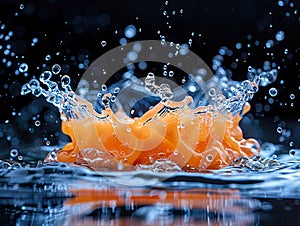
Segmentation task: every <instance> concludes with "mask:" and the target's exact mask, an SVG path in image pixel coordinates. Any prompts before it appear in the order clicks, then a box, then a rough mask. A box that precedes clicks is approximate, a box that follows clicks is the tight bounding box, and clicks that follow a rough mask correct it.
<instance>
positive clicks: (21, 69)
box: [19, 63, 28, 73]
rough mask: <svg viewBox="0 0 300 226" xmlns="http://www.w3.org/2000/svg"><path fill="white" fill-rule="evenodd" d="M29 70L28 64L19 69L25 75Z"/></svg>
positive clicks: (23, 64)
mask: <svg viewBox="0 0 300 226" xmlns="http://www.w3.org/2000/svg"><path fill="white" fill-rule="evenodd" d="M27 70H28V65H27V64H26V63H22V64H21V65H20V67H19V71H20V72H21V73H25V72H26V71H27Z"/></svg>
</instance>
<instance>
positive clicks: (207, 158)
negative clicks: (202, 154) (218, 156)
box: [206, 154, 214, 162]
mask: <svg viewBox="0 0 300 226" xmlns="http://www.w3.org/2000/svg"><path fill="white" fill-rule="evenodd" d="M213 159H214V156H213V155H212V154H209V155H207V156H206V160H207V161H208V162H211V161H212V160H213Z"/></svg>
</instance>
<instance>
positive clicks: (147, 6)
mask: <svg viewBox="0 0 300 226" xmlns="http://www.w3.org/2000/svg"><path fill="white" fill-rule="evenodd" d="M291 3H292V4H291ZM22 4H23V5H24V8H23V7H22V6H21V5H20V1H13V0H1V2H0V20H1V22H2V23H4V24H5V25H6V27H5V28H4V29H2V30H0V34H1V33H3V34H4V37H5V35H6V34H8V33H9V31H13V33H14V34H13V36H12V37H11V38H10V40H6V41H5V38H2V39H0V45H2V49H0V56H1V61H0V103H1V105H0V106H1V111H0V115H1V118H0V149H2V150H1V151H3V152H5V151H7V150H9V149H11V148H17V149H22V148H23V147H26V146H39V145H45V144H47V145H55V144H57V142H58V140H66V137H64V136H62V134H61V133H60V121H59V118H58V112H57V109H55V108H54V107H53V106H51V105H50V104H47V103H46V102H45V100H44V99H43V98H35V97H33V96H31V95H27V96H21V95H20V94H19V91H20V89H21V86H22V84H24V83H25V82H27V81H28V80H29V79H30V78H31V77H32V76H38V75H39V74H40V73H41V72H42V71H43V70H45V69H47V68H49V67H51V66H52V65H53V64H55V63H59V64H60V65H61V66H62V70H63V73H64V74H69V75H70V76H71V77H72V86H73V88H74V89H75V88H76V84H77V82H78V81H79V79H80V75H82V74H83V73H84V71H85V69H80V68H79V64H80V63H83V62H86V63H87V62H88V63H91V62H93V61H94V60H95V59H96V58H97V57H99V56H100V55H101V54H103V53H104V52H106V51H108V50H109V49H111V48H113V47H116V46H118V45H119V39H120V38H122V37H124V33H123V31H124V28H125V27H126V26H127V25H128V24H133V25H135V26H136V27H137V29H139V28H141V32H138V33H137V35H136V36H135V37H134V38H133V39H132V40H145V39H159V36H158V34H157V30H160V31H161V33H162V34H165V36H166V39H167V41H174V42H179V43H187V42H188V40H189V38H192V39H193V43H192V47H191V50H192V51H194V52H196V53H197V54H198V55H199V56H200V57H202V58H203V59H204V60H205V61H206V62H207V63H208V64H209V65H210V66H211V65H212V63H211V62H212V58H213V56H215V55H216V54H218V51H219V48H220V47H221V46H227V47H228V48H230V49H232V50H233V56H231V57H226V60H225V62H224V66H225V67H226V68H228V69H230V70H232V72H233V78H234V79H236V80H239V81H240V80H244V79H246V74H247V67H248V66H249V65H251V66H252V67H262V65H263V62H264V61H265V60H269V61H272V62H276V64H277V66H280V68H281V69H280V70H279V75H278V78H277V80H276V82H274V83H273V84H271V85H269V86H267V87H262V88H260V91H259V93H257V94H256V95H255V97H254V99H253V100H252V101H251V105H252V110H251V112H250V114H248V115H247V116H246V117H245V119H244V120H243V124H242V127H243V128H244V131H245V136H246V137H248V136H250V137H255V138H257V139H259V140H260V141H261V142H266V141H268V142H273V143H275V144H277V143H280V144H283V145H284V148H285V149H286V150H288V149H290V148H297V147H299V145H300V135H299V132H300V129H299V126H298V125H299V123H298V118H299V119H300V114H299V110H298V109H299V85H300V84H299V75H300V72H299V64H298V63H299V59H300V57H299V51H300V49H299V40H300V26H299V21H300V19H299V9H300V2H299V1H287V0H286V1H283V4H284V5H283V6H279V4H278V2H277V1H274V0H264V1H261V0H227V1H220V0H210V1H207V0H201V1H196V0H182V1H179V0H177V1H169V2H168V6H166V4H165V1H162V0H153V1H138V0H127V1H117V0H110V1H105V0H94V1H83V0H81V1H79V0H72V1H70V0H69V1H66V0H62V1H59V0H44V1H38V0H37V1H28V0H24V1H22ZM20 6H21V7H20ZM181 9H182V10H183V13H182V14H181V13H180V10H181ZM164 10H167V11H168V13H169V15H170V18H166V16H164V15H163V11H164ZM173 10H175V12H176V14H175V15H174V16H173V15H172V11H173ZM16 13H17V14H18V15H16ZM166 22H169V23H170V25H171V26H172V29H168V26H167V25H166ZM116 30H117V31H118V34H115V31H116ZM280 30H283V31H284V32H285V39H284V40H283V41H282V42H280V43H279V44H275V46H274V47H273V48H271V49H267V48H266V47H265V43H266V41H267V40H269V39H273V40H275V34H276V33H277V32H278V31H280ZM192 32H194V34H195V35H194V37H192V36H191V34H192ZM199 34H201V37H199ZM34 38H38V42H37V43H36V44H35V45H34V46H32V45H31V44H32V42H33V39H34ZM102 40H105V41H107V45H106V46H105V47H102V46H101V41H102ZM257 40H258V41H259V45H258V46H256V45H255V41H257ZM237 42H240V43H242V45H243V47H242V49H240V50H237V49H236V48H235V46H236V43H237ZM7 44H10V45H11V49H12V51H14V52H15V53H16V55H17V56H18V58H16V57H15V56H11V55H9V54H8V55H5V52H4V50H5V49H6V45H7ZM248 44H250V45H251V47H250V48H248V47H247V45H248ZM286 49H287V51H286ZM248 53H250V55H247V54H248ZM47 55H50V56H51V59H49V60H46V56H47ZM3 59H5V60H3ZM236 59H239V62H238V64H237V65H234V64H232V63H233V62H235V61H236ZM7 61H11V64H12V65H11V66H7ZM19 63H26V64H28V66H29V68H28V72H27V73H28V75H27V76H26V74H24V73H20V74H18V75H16V73H15V71H16V70H17V69H18V68H19ZM271 87H275V88H277V90H278V95H277V96H276V97H274V98H273V99H274V103H272V101H271V103H270V100H269V99H270V95H269V89H270V88H271ZM291 94H294V95H295V98H294V99H291V98H290V95H291ZM291 105H293V106H291ZM37 120H38V121H40V122H41V124H40V125H39V126H37V124H36V123H35V122H36V121H37ZM278 126H279V127H281V128H282V129H283V133H278V132H277V130H276V128H277V127H278Z"/></svg>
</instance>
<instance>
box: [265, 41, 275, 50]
mask: <svg viewBox="0 0 300 226" xmlns="http://www.w3.org/2000/svg"><path fill="white" fill-rule="evenodd" d="M273 46H274V41H273V40H272V39H270V40H268V41H267V42H266V47H267V48H272V47H273Z"/></svg>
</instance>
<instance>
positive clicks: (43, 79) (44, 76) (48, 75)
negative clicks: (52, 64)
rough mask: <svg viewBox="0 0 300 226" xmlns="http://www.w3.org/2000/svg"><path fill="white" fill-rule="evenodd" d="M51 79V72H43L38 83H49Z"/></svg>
mask: <svg viewBox="0 0 300 226" xmlns="http://www.w3.org/2000/svg"><path fill="white" fill-rule="evenodd" d="M51 77H52V72H51V71H44V72H43V73H42V74H41V75H40V81H41V82H43V83H44V82H47V81H49V79H50V78H51Z"/></svg>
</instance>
